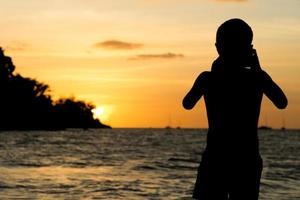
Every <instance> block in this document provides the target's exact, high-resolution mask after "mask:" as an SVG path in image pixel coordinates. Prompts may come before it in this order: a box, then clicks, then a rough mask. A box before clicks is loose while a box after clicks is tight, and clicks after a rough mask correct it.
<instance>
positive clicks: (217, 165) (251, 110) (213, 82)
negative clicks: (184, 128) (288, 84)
mask: <svg viewBox="0 0 300 200" xmlns="http://www.w3.org/2000/svg"><path fill="white" fill-rule="evenodd" d="M251 43H252V30H251V28H250V27H249V26H248V25H247V24H246V23H245V22H243V21H242V20H239V19H232V20H229V21H227V22H225V23H224V24H222V25H221V26H220V28H219V29H218V32H217V42H216V47H217V50H218V53H219V55H220V56H219V58H218V59H217V60H216V61H215V62H214V63H213V65H212V69H211V72H203V73H201V74H200V75H199V77H198V78H197V80H196V82H195V84H194V86H193V88H192V89H191V91H190V92H189V93H188V94H187V95H186V97H185V98H184V100H183V106H184V107H185V108H186V109H191V108H193V107H194V105H195V104H196V103H197V101H198V100H199V99H200V98H201V96H202V95H204V99H205V104H206V110H207V117H208V123H209V131H208V136H207V146H206V150H205V152H204V154H203V157H202V162H201V165H200V167H199V172H198V177H197V181H196V185H195V190H194V198H201V199H203V200H205V199H214V200H218V199H228V196H229V198H230V199H251V200H252V199H257V198H258V192H259V181H260V175H261V169H262V161H261V158H260V155H259V148H258V137H257V124H258V119H259V113H260V105H261V100H262V96H263V94H266V95H267V96H268V97H269V99H271V101H272V102H273V103H274V104H275V105H276V106H277V107H278V108H284V107H286V105H287V100H286V98H285V95H284V94H283V92H282V91H281V89H280V88H279V87H278V86H277V85H276V84H275V83H274V82H273V81H272V79H271V78H270V77H269V76H268V75H267V73H265V72H264V71H262V70H261V68H260V66H259V62H258V58H257V56H256V52H255V50H254V49H253V48H252V44H251Z"/></svg>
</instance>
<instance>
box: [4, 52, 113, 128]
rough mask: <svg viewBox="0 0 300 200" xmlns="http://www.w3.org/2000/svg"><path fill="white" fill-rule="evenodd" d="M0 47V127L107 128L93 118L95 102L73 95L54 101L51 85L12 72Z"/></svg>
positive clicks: (8, 60) (10, 62)
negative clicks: (75, 97) (85, 100)
mask: <svg viewBox="0 0 300 200" xmlns="http://www.w3.org/2000/svg"><path fill="white" fill-rule="evenodd" d="M14 70H15V66H14V64H13V62H12V59H11V58H10V57H8V56H5V55H4V51H3V49H2V48H1V47H0V94H1V98H0V129H1V130H29V129H30V130H31V129H64V128H108V127H109V126H107V125H104V124H102V123H101V122H100V121H99V120H98V119H94V118H93V113H92V109H93V108H94V105H92V104H90V103H86V102H84V101H76V100H75V99H74V98H66V99H59V100H58V101H53V100H52V97H51V95H50V88H49V85H47V84H44V83H42V82H39V81H37V80H35V79H31V78H26V77H23V76H21V75H20V74H16V75H15V74H13V72H14Z"/></svg>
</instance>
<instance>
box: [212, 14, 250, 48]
mask: <svg viewBox="0 0 300 200" xmlns="http://www.w3.org/2000/svg"><path fill="white" fill-rule="evenodd" d="M252 40H253V32H252V29H251V27H250V26H249V25H248V24H247V23H246V22H244V21H243V20H241V19H237V18H235V19H230V20H228V21H226V22H224V23H223V24H222V25H221V26H220V27H219V28H218V30H217V35H216V44H218V45H221V46H227V44H228V45H237V46H241V45H242V46H245V45H251V43H252Z"/></svg>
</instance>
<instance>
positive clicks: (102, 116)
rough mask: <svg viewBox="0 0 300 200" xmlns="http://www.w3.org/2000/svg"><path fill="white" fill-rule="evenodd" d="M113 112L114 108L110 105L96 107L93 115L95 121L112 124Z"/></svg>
mask: <svg viewBox="0 0 300 200" xmlns="http://www.w3.org/2000/svg"><path fill="white" fill-rule="evenodd" d="M112 110H113V109H112V106H109V105H104V106H96V107H95V108H94V109H93V110H92V113H93V115H94V118H95V119H99V120H100V121H101V122H103V123H110V115H111V113H112Z"/></svg>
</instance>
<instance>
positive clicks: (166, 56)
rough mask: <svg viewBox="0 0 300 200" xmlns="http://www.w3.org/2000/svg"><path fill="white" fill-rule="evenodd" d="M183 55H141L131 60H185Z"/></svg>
mask: <svg viewBox="0 0 300 200" xmlns="http://www.w3.org/2000/svg"><path fill="white" fill-rule="evenodd" d="M183 57H184V55H183V54H175V53H170V52H169V53H163V54H140V55H137V56H135V57H132V58H130V60H147V59H173V58H183Z"/></svg>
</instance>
